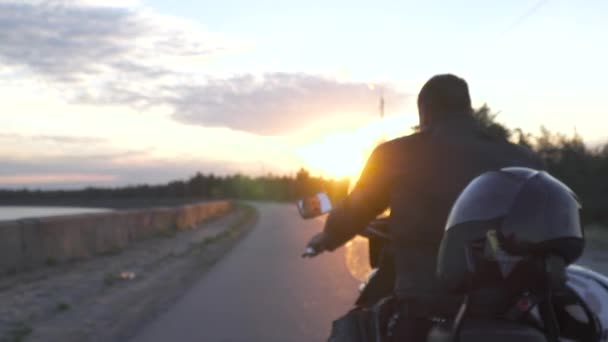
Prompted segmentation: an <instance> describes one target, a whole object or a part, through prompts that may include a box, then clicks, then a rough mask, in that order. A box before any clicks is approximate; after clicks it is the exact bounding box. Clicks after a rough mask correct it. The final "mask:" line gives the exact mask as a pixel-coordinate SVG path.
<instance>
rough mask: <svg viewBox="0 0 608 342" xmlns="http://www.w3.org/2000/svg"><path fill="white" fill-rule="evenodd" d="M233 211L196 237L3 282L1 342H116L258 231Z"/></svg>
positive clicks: (176, 236) (159, 240) (168, 238)
mask: <svg viewBox="0 0 608 342" xmlns="http://www.w3.org/2000/svg"><path fill="white" fill-rule="evenodd" d="M256 220H257V213H256V211H255V209H253V208H251V207H246V206H237V208H236V209H234V210H233V211H232V212H230V213H228V214H227V215H225V216H223V217H221V218H218V219H215V220H213V221H210V222H206V223H204V224H202V225H200V226H199V227H196V229H193V230H190V231H185V232H176V233H172V234H166V235H164V236H158V237H155V238H151V239H147V240H144V241H141V242H138V243H136V244H134V245H132V246H130V247H129V248H128V249H127V250H116V251H113V252H112V253H109V254H108V255H105V256H99V257H95V258H92V259H89V260H86V261H80V262H73V263H68V264H63V265H54V266H49V267H46V268H44V269H41V270H37V271H33V272H28V273H23V274H17V275H15V276H11V277H5V278H0V341H2V342H4V341H120V340H125V339H128V338H129V337H130V336H131V335H132V334H133V333H135V332H136V331H137V329H138V328H139V327H141V326H142V325H143V324H145V323H146V322H148V321H149V320H151V319H153V318H154V317H156V315H157V314H159V313H161V312H163V311H164V310H166V309H167V308H168V307H170V306H171V304H172V303H174V301H175V300H176V299H177V298H179V296H180V294H182V293H183V292H184V291H185V290H187V289H188V288H189V286H191V285H192V284H193V282H194V281H196V280H197V279H199V278H200V277H201V276H202V275H203V274H204V273H205V271H207V270H208V269H209V268H210V267H211V266H212V265H213V264H214V263H215V262H216V261H217V260H219V258H220V257H221V256H222V255H223V254H224V253H226V252H227V251H228V250H229V249H230V248H231V247H232V246H234V245H235V244H236V243H237V242H238V240H239V238H240V237H241V236H243V235H244V234H246V233H247V232H248V231H249V230H251V229H252V227H253V226H254V225H255V221H256Z"/></svg>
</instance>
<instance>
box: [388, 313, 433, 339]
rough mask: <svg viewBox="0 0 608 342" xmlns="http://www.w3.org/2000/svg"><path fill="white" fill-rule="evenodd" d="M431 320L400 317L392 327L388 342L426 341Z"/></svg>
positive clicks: (431, 324)
mask: <svg viewBox="0 0 608 342" xmlns="http://www.w3.org/2000/svg"><path fill="white" fill-rule="evenodd" d="M432 326H433V322H431V321H430V320H428V319H423V318H401V319H399V320H398V321H397V324H396V325H395V327H394V328H393V329H392V334H391V335H392V336H391V337H390V338H389V339H388V342H426V338H427V335H428V334H429V331H430V330H431V327H432Z"/></svg>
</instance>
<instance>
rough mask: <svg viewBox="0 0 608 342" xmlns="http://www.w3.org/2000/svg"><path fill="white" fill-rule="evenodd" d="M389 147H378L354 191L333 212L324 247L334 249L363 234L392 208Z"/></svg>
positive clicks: (329, 218) (326, 230)
mask: <svg viewBox="0 0 608 342" xmlns="http://www.w3.org/2000/svg"><path fill="white" fill-rule="evenodd" d="M389 155H390V153H389V152H388V145H387V144H383V145H380V146H378V147H377V148H376V149H375V150H374V152H373V153H372V155H371V156H370V158H369V159H368V161H367V163H366V165H365V168H364V169H363V172H362V173H361V176H360V178H359V180H358V181H357V184H356V185H355V187H354V189H353V191H352V192H351V193H350V194H349V195H348V196H347V197H346V199H344V201H342V202H341V203H340V204H339V205H337V206H336V208H334V210H332V212H331V213H330V215H329V216H328V217H327V221H326V223H325V229H324V232H325V235H326V241H325V247H326V248H327V249H328V250H334V249H336V248H338V247H340V246H341V245H342V244H344V243H345V242H347V241H348V240H350V239H351V238H353V237H354V236H355V235H357V234H358V233H359V232H361V231H363V229H364V228H365V227H366V225H367V224H368V223H369V222H370V221H371V220H373V219H374V218H375V217H376V216H378V215H379V214H381V213H382V212H383V211H384V210H386V208H387V207H388V206H389V197H390V195H389V188H390V186H389V184H390V179H389V178H390V175H389V174H388V172H387V170H388V168H389V158H388V157H389Z"/></svg>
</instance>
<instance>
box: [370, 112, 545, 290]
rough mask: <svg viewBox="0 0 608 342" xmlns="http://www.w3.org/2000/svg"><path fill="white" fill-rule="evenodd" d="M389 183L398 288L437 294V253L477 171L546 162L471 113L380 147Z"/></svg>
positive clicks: (479, 172)
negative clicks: (484, 126)
mask: <svg viewBox="0 0 608 342" xmlns="http://www.w3.org/2000/svg"><path fill="white" fill-rule="evenodd" d="M378 152H379V153H382V154H383V155H384V156H383V157H382V158H381V159H382V161H383V162H382V163H383V165H382V167H381V169H382V170H383V172H382V173H384V176H385V177H386V179H385V181H387V182H388V183H389V184H388V185H389V186H388V187H387V188H388V189H390V194H389V203H390V208H391V217H390V228H391V233H392V236H393V239H394V253H395V265H396V274H397V282H396V288H395V289H396V292H397V294H399V295H401V296H408V297H409V296H415V297H416V298H419V299H421V298H424V297H425V295H429V296H430V299H433V298H435V295H436V294H437V293H438V292H440V293H441V292H443V291H442V290H441V288H440V286H439V284H438V282H436V281H435V267H436V255H437V252H438V248H439V243H440V241H441V238H442V236H443V230H444V226H445V222H446V220H447V215H448V213H449V210H450V208H451V206H452V204H453V203H454V201H455V200H456V198H457V196H458V194H459V193H460V192H461V191H462V190H463V189H464V188H465V187H466V185H467V184H468V183H469V182H470V181H471V180H472V179H473V178H475V177H476V176H478V175H480V174H481V173H483V172H485V171H490V170H497V169H500V168H503V167H507V166H523V167H530V168H537V169H540V168H542V167H543V166H542V162H541V161H540V159H539V158H538V157H537V156H536V155H535V154H533V153H532V152H531V151H530V150H528V149H526V148H523V147H521V146H517V145H514V144H511V143H509V142H507V141H506V140H504V139H501V138H497V137H492V136H490V135H488V134H486V133H484V132H483V130H482V129H481V128H479V126H478V125H477V124H476V123H475V121H474V120H473V119H471V118H457V119H456V118H455V119H451V120H445V121H442V122H441V123H438V124H436V125H434V126H433V127H431V128H429V129H427V130H425V131H423V132H421V133H417V134H414V135H411V136H407V137H403V138H399V139H396V140H392V141H390V142H388V143H386V144H384V145H383V146H381V147H380V148H379V149H378Z"/></svg>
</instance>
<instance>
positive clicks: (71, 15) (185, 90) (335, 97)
mask: <svg viewBox="0 0 608 342" xmlns="http://www.w3.org/2000/svg"><path fill="white" fill-rule="evenodd" d="M100 3H101V1H95V0H87V1H65V0H64V1H25V2H24V1H3V0H0V41H1V42H2V44H0V67H4V69H6V68H9V67H10V70H12V72H13V77H23V76H22V75H23V74H24V73H30V74H32V75H34V77H35V78H36V79H40V80H42V82H45V83H47V84H48V85H50V86H51V87H53V88H56V89H58V90H59V92H60V93H61V94H62V96H63V97H64V98H65V99H66V100H67V101H69V102H74V103H86V104H92V105H125V106H130V107H133V108H135V109H137V110H140V111H145V110H146V109H149V108H151V107H154V106H163V107H168V108H170V110H171V111H172V113H173V116H172V117H173V118H174V119H175V120H178V121H180V122H183V123H187V124H194V125H203V126H224V127H229V128H232V129H236V130H241V131H248V132H252V133H256V134H281V133H288V132H290V131H293V130H296V129H298V128H299V127H301V126H302V125H303V124H305V123H310V122H312V121H314V120H320V119H323V118H325V117H327V116H328V115H336V114H345V115H355V114H363V113H365V114H366V115H369V114H370V113H376V112H377V111H378V109H377V106H378V93H377V92H374V91H372V90H370V89H369V88H368V86H367V84H365V83H358V82H340V81H337V80H335V79H330V78H326V77H323V76H318V75H310V74H303V73H278V72H268V73H266V74H264V75H253V74H242V75H237V76H234V75H233V76H223V77H224V78H223V79H222V78H218V76H217V75H215V76H213V77H212V76H210V75H212V74H214V69H213V67H212V66H211V65H207V64H205V61H207V60H208V59H213V58H216V59H217V58H221V56H223V55H224V54H226V53H237V52H242V51H245V50H246V49H247V48H248V47H249V46H250V44H249V43H247V42H245V41H244V40H242V39H237V38H235V37H228V36H226V35H223V34H219V33H213V32H208V31H206V30H204V29H202V28H201V27H200V26H199V25H197V24H195V23H192V22H188V21H186V20H182V19H177V18H172V17H169V16H164V15H160V14H158V13H156V12H153V11H152V10H150V9H146V8H144V7H142V6H136V5H132V6H128V7H118V6H117V5H116V3H118V2H117V1H114V2H111V3H110V5H109V6H108V5H100ZM244 58H246V57H244ZM0 69H1V68H0ZM5 72H6V71H5ZM0 81H1V78H0ZM384 93H385V97H386V98H387V103H390V104H391V106H394V107H398V105H400V104H402V103H403V102H404V101H405V100H407V98H408V96H407V94H404V93H401V92H399V91H398V90H396V89H395V88H393V87H390V86H388V85H387V86H385V87H384Z"/></svg>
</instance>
